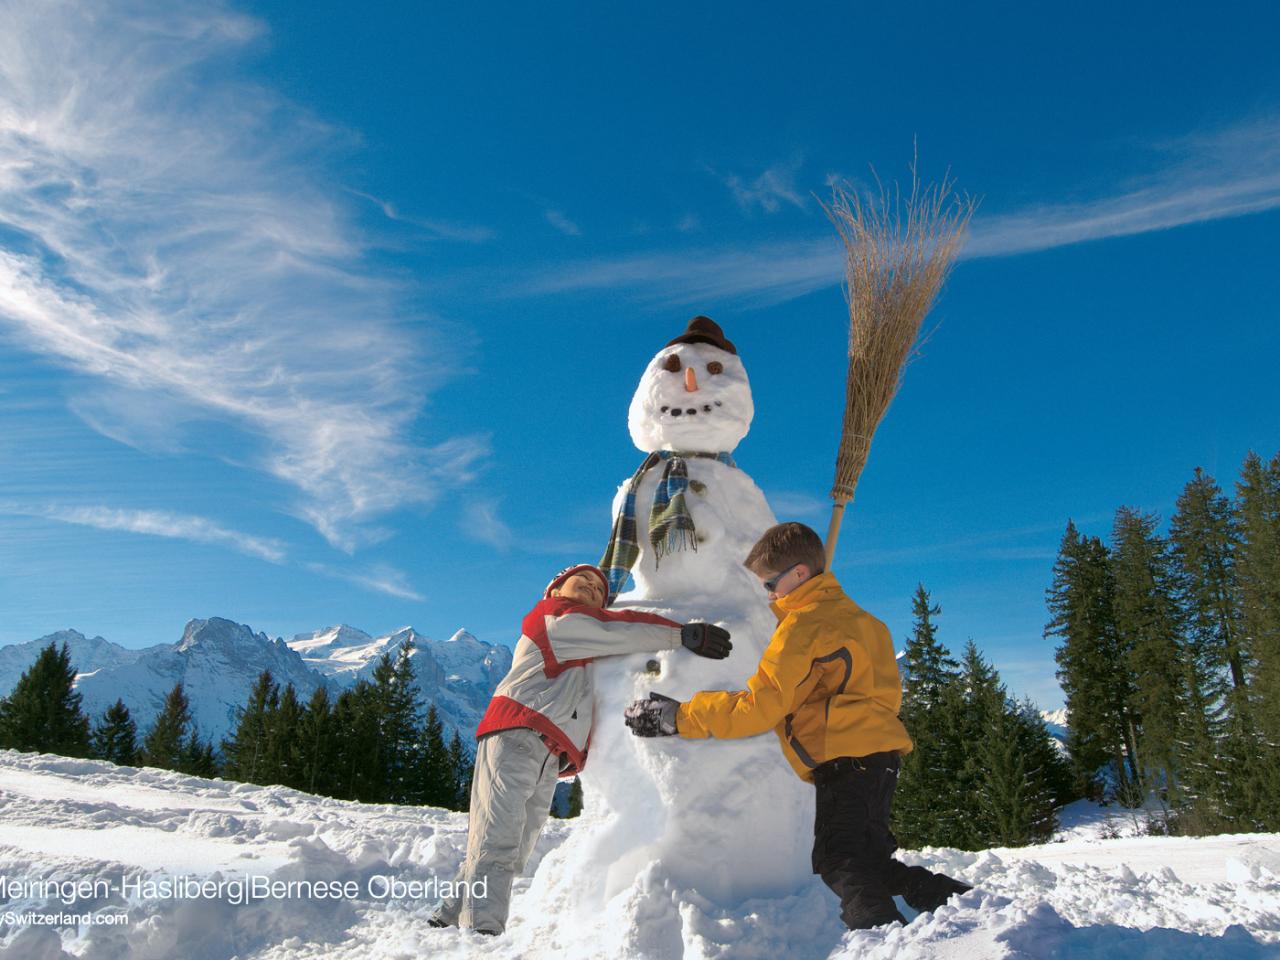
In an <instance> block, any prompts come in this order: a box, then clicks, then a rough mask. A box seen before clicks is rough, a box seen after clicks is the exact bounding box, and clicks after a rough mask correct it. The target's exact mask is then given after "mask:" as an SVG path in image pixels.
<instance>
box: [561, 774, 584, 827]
mask: <svg viewBox="0 0 1280 960" xmlns="http://www.w3.org/2000/svg"><path fill="white" fill-rule="evenodd" d="M581 815H582V778H581V777H574V778H573V786H571V787H570V788H569V809H568V811H567V812H566V813H565V818H566V819H568V818H571V817H579V816H581Z"/></svg>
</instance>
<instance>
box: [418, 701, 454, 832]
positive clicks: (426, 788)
mask: <svg viewBox="0 0 1280 960" xmlns="http://www.w3.org/2000/svg"><path fill="white" fill-rule="evenodd" d="M418 797H419V799H418V801H417V802H419V803H423V804H426V805H427V806H429V807H442V808H443V809H445V810H452V809H453V808H454V806H455V804H456V803H457V800H458V778H457V774H456V773H455V772H454V769H453V760H452V757H451V756H450V755H449V748H448V747H447V746H446V745H445V742H444V724H443V723H441V721H440V714H439V712H438V711H437V710H436V705H435V704H434V703H433V704H431V706H429V707H427V719H426V722H425V723H424V724H423V730H422V749H421V751H420V753H419V764H418Z"/></svg>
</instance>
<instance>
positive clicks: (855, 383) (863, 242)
mask: <svg viewBox="0 0 1280 960" xmlns="http://www.w3.org/2000/svg"><path fill="white" fill-rule="evenodd" d="M876 183H877V186H878V187H879V190H880V193H879V197H870V198H868V199H863V198H862V197H860V196H859V195H858V193H857V192H855V191H852V190H848V189H845V188H844V187H842V186H841V185H840V184H838V183H836V184H833V185H832V188H831V189H832V201H831V204H830V205H829V206H828V205H827V204H825V203H824V204H822V208H823V210H824V211H825V212H826V214H827V216H828V217H829V218H830V220H831V222H832V223H833V224H835V227H836V230H838V231H839V233H840V239H841V240H843V241H844V248H845V255H846V261H845V300H846V302H847V303H848V305H849V376H848V380H847V381H846V385H845V407H844V426H843V429H842V431H841V436H840V451H839V453H838V454H837V456H836V477H835V485H834V486H833V487H832V488H831V499H832V500H834V501H835V504H834V506H833V507H832V510H831V526H830V527H829V528H828V530H827V543H826V549H827V569H828V570H830V569H831V561H832V560H833V559H834V557H835V552H836V541H837V540H838V539H839V536H840V522H841V520H843V519H844V508H845V506H846V505H847V504H848V503H849V502H850V501H851V500H852V499H853V494H854V491H855V490H856V489H857V486H858V478H859V477H860V476H861V475H862V469H863V467H865V466H866V464H867V455H868V453H869V452H870V450H871V438H872V436H874V435H875V432H876V427H878V426H879V425H880V421H881V420H882V419H883V418H884V415H885V412H886V411H887V410H888V409H889V404H890V403H891V402H892V401H893V398H894V395H895V394H896V393H897V392H898V388H899V387H900V386H901V385H902V378H903V374H904V372H905V370H906V366H907V364H908V363H909V362H910V361H911V360H912V359H913V358H914V357H915V356H918V355H919V352H920V347H921V346H922V345H923V344H924V341H925V340H927V339H928V334H925V335H924V336H921V333H920V329H921V326H922V324H923V323H924V318H925V316H926V315H927V314H928V313H929V310H930V308H931V307H932V306H933V302H934V300H935V299H936V298H937V296H938V291H939V290H941V289H942V283H943V281H944V280H945V279H946V277H947V274H948V273H950V271H951V267H952V265H953V264H954V263H955V259H956V255H957V254H958V253H959V252H960V247H961V246H962V245H963V243H964V238H965V232H966V230H967V229H968V226H969V219H970V217H972V216H973V211H974V208H975V206H976V203H975V201H974V200H972V199H970V198H969V197H967V196H966V197H963V198H961V197H959V196H956V195H954V194H953V193H952V191H951V188H952V186H953V183H954V182H953V181H952V180H950V179H949V178H947V177H945V176H944V177H943V180H942V182H941V183H940V184H932V185H930V186H927V187H922V186H921V184H920V179H919V176H918V175H917V172H916V166H915V164H914V163H913V164H912V166H911V193H910V195H909V196H908V197H907V198H906V199H905V200H904V199H903V197H902V194H901V192H900V191H899V189H898V186H897V184H896V183H895V184H894V185H893V187H892V188H891V189H886V188H885V187H884V185H883V184H881V183H880V181H879V179H878V178H877V181H876Z"/></svg>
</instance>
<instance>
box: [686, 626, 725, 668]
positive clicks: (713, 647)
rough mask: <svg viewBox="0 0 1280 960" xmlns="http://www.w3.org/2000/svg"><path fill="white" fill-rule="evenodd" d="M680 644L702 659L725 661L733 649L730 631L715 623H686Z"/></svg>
mask: <svg viewBox="0 0 1280 960" xmlns="http://www.w3.org/2000/svg"><path fill="white" fill-rule="evenodd" d="M680 642H681V643H683V644H684V645H685V646H686V647H688V648H689V649H690V650H692V651H693V652H694V653H696V654H697V655H698V656H700V657H710V658H711V659H712V660H723V659H724V658H725V657H727V656H728V655H729V651H730V650H732V649H733V644H732V643H730V642H729V631H728V630H726V629H725V628H724V627H717V626H716V625H715V624H714V623H686V624H685V625H684V626H683V627H681V628H680Z"/></svg>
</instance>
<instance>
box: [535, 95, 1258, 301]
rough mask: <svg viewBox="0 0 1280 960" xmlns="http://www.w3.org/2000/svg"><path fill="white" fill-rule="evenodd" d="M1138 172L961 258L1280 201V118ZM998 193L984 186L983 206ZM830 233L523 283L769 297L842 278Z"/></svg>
mask: <svg viewBox="0 0 1280 960" xmlns="http://www.w3.org/2000/svg"><path fill="white" fill-rule="evenodd" d="M1152 149H1153V151H1154V153H1155V156H1156V157H1157V161H1158V162H1157V163H1156V164H1154V168H1153V170H1152V172H1150V173H1149V174H1147V175H1146V176H1144V177H1141V178H1138V179H1137V180H1135V181H1133V182H1130V183H1128V184H1126V185H1124V186H1120V187H1118V188H1117V189H1116V190H1115V191H1113V192H1112V193H1109V194H1106V195H1103V196H1099V197H1095V198H1093V199H1091V200H1086V201H1080V202H1070V203H1065V202H1060V203H1052V202H1046V203H1039V204H1035V205H1032V206H1028V207H1024V208H1022V209H1018V210H1013V211H1010V212H1008V213H1000V214H991V215H982V214H980V215H979V216H978V217H977V218H975V220H974V221H973V225H972V228H971V232H970V237H969V241H968V243H967V244H966V246H965V248H964V251H963V252H962V257H963V258H965V259H978V258H986V257H1006V256H1014V255H1018V254H1025V253H1031V252H1034V251H1037V250H1048V249H1051V248H1054V247H1062V246H1067V245H1070V244H1076V243H1085V242H1088V241H1092V240H1104V239H1108V238H1112V237H1124V236H1132V235H1135V234H1141V233H1149V232H1152V231H1157V230H1168V229H1172V228H1174V227H1179V226H1183V225H1185V224H1189V223H1198V222H1202V221H1208V220H1220V219H1224V218H1227V217H1237V216H1242V215H1245V214H1249V213H1257V212H1261V211H1264V210H1273V209H1276V208H1278V207H1280V117H1268V118H1264V119H1260V120H1255V121H1251V122H1248V123H1242V124H1239V125H1237V126H1233V127H1228V128H1225V129H1221V130H1216V131H1209V132H1204V133H1200V134H1195V135H1192V136H1187V137H1184V138H1181V139H1179V140H1175V141H1169V142H1165V143H1160V144H1157V145H1155V146H1154V147H1153V148H1152ZM994 199H996V198H994V197H993V196H992V195H991V194H990V193H989V194H988V197H987V201H988V204H990V203H991V201H993V200H994ZM843 276H844V255H843V250H842V249H841V247H840V244H839V242H838V240H837V239H836V238H835V237H834V234H832V233H827V234H826V235H824V236H822V237H813V238H809V239H800V240H793V241H787V242H769V243H763V244H756V245H752V246H745V247H738V248H726V247H720V248H703V249H689V250H679V251H673V252H665V251H662V252H650V253H641V254H636V255H633V256H626V257H615V258H609V259H595V260H586V261H580V262H577V263H569V264H567V265H563V266H560V267H559V268H558V269H552V270H543V271H540V273H539V275H538V276H537V277H536V278H533V279H531V280H530V281H529V282H528V284H527V285H526V286H525V287H523V288H522V290H521V291H520V292H522V293H527V294H546V293H564V292H570V291H587V290H602V289H611V290H626V291H630V292H631V293H633V295H635V296H637V297H638V298H640V299H642V300H648V301H653V302H659V303H666V304H691V303H692V304H696V303H704V302H707V301H708V300H712V299H716V300H721V301H723V300H734V301H739V302H746V303H748V304H751V305H755V306H767V305H769V304H773V303H778V302H781V301H784V300H789V299H792V298H795V297H799V296H803V295H804V294H807V293H812V292H813V291H815V290H820V289H822V288H824V287H829V286H833V285H835V284H837V283H840V282H841V279H842V278H843Z"/></svg>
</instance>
